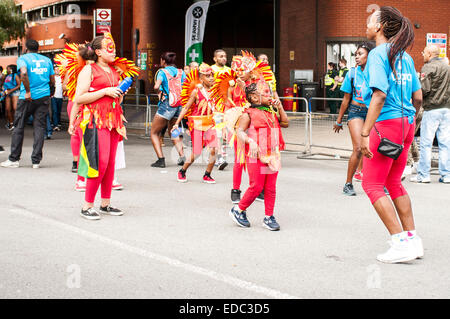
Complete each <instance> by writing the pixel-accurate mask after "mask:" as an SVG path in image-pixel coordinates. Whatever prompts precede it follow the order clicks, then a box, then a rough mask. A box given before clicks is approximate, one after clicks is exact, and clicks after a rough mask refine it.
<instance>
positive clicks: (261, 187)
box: [230, 82, 289, 230]
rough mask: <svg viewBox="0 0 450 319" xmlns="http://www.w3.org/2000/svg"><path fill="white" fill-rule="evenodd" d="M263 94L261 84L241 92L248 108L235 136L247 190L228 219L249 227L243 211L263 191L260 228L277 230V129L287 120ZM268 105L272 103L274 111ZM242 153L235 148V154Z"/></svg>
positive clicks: (281, 142)
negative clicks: (244, 171) (245, 176)
mask: <svg viewBox="0 0 450 319" xmlns="http://www.w3.org/2000/svg"><path fill="white" fill-rule="evenodd" d="M266 91H267V90H266V85H265V83H262V82H258V83H251V84H250V85H248V86H247V87H246V89H245V93H246V98H247V100H248V101H249V102H250V103H251V106H250V107H249V108H247V109H246V110H245V112H244V114H243V115H242V116H241V118H240V120H239V128H238V132H237V136H238V138H239V140H240V141H241V142H242V143H245V151H244V152H245V163H246V165H247V169H248V175H249V179H250V187H249V188H248V189H247V191H246V192H245V194H244V197H243V198H242V199H241V201H240V202H239V205H238V206H237V207H233V208H232V209H231V210H230V216H231V218H232V219H233V221H235V222H236V223H237V224H238V225H239V226H241V227H250V222H249V221H248V219H247V215H246V209H247V208H248V207H249V206H250V205H251V204H252V203H253V201H254V200H255V199H256V197H257V196H258V195H259V194H260V193H261V191H264V204H265V215H266V216H265V218H264V220H263V226H264V227H266V228H268V229H269V230H279V229H280V225H278V223H277V221H276V219H275V217H274V216H273V209H274V206H275V196H276V182H277V177H278V171H279V169H280V167H281V162H280V160H281V154H280V151H282V150H283V149H284V147H285V144H284V140H283V137H282V135H281V129H280V127H288V126H289V120H288V117H287V115H286V112H285V111H284V110H283V107H282V106H281V103H280V102H279V101H278V100H273V99H272V97H271V94H270V93H267V92H266ZM271 104H275V106H276V108H274V107H272V106H271ZM278 117H279V118H278ZM247 130H248V131H247ZM245 131H247V133H246V132H245ZM242 151H243V150H241V149H239V150H238V153H240V152H242Z"/></svg>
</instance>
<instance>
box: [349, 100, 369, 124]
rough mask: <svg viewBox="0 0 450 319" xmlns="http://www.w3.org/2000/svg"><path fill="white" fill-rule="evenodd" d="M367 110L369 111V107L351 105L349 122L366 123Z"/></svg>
mask: <svg viewBox="0 0 450 319" xmlns="http://www.w3.org/2000/svg"><path fill="white" fill-rule="evenodd" d="M367 110H368V109H367V107H361V106H358V105H355V104H350V106H349V108H348V119H347V122H350V121H351V120H353V119H361V120H363V121H365V120H366V116H367Z"/></svg>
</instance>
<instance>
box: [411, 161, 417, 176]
mask: <svg viewBox="0 0 450 319" xmlns="http://www.w3.org/2000/svg"><path fill="white" fill-rule="evenodd" d="M418 166H419V162H414V164H412V166H411V174H417V167H418Z"/></svg>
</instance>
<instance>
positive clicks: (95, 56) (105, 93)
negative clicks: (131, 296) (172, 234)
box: [69, 33, 126, 220]
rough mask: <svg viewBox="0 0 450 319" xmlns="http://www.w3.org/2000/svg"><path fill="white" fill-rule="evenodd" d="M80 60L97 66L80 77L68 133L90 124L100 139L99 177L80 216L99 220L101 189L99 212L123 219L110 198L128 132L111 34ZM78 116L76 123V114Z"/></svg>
mask: <svg viewBox="0 0 450 319" xmlns="http://www.w3.org/2000/svg"><path fill="white" fill-rule="evenodd" d="M80 56H81V57H82V58H83V59H84V60H92V61H95V63H92V64H89V65H86V66H85V67H84V68H83V69H82V70H81V72H80V74H79V76H78V81H77V86H76V94H75V99H74V105H73V110H72V112H71V117H70V128H69V133H71V134H73V133H74V131H75V128H76V127H78V126H79V125H80V123H81V121H83V122H87V123H88V124H87V125H88V126H87V127H89V128H92V127H93V128H94V130H95V129H96V131H97V136H98V169H97V171H98V173H97V174H96V175H97V177H91V178H87V184H86V194H85V203H84V205H83V208H82V209H81V216H82V217H84V218H87V219H91V220H94V219H100V214H99V213H98V212H97V211H96V210H95V209H94V200H95V195H96V193H97V191H98V188H99V187H100V185H101V206H100V212H101V213H103V214H108V215H113V216H120V215H122V214H123V212H122V211H121V210H120V209H117V208H114V207H112V206H111V205H110V198H111V190H112V184H113V180H114V165H115V158H116V151H117V144H118V143H119V140H121V139H122V138H124V137H125V138H126V130H125V127H124V125H123V120H124V117H123V111H122V107H121V106H120V103H121V102H122V99H123V96H122V94H123V93H124V92H122V91H121V90H119V89H118V88H117V86H118V84H119V80H120V75H119V73H118V72H117V70H116V69H115V68H114V67H113V66H111V65H110V64H112V63H114V61H115V60H116V49H115V44H114V40H113V39H112V36H111V34H109V33H105V35H103V36H99V37H96V38H95V39H94V40H92V42H90V43H88V44H87V45H86V46H85V47H83V48H81V50H80ZM78 109H79V112H78ZM77 113H78V120H77V121H76V116H74V114H75V115H76V114H77ZM93 124H95V126H94V125H93ZM87 127H86V129H87Z"/></svg>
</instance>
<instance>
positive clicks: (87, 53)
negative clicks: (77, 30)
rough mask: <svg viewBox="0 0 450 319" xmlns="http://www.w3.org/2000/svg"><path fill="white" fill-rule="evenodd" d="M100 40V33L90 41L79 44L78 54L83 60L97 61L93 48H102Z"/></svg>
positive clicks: (101, 38)
mask: <svg viewBox="0 0 450 319" xmlns="http://www.w3.org/2000/svg"><path fill="white" fill-rule="evenodd" d="M102 40H103V36H102V35H101V36H98V37H96V38H94V40H92V41H91V42H89V43H86V44H85V45H84V46H80V51H79V53H80V56H81V57H82V58H83V59H84V60H90V61H95V62H97V59H98V56H97V54H96V53H95V50H100V49H101V48H102Z"/></svg>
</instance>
